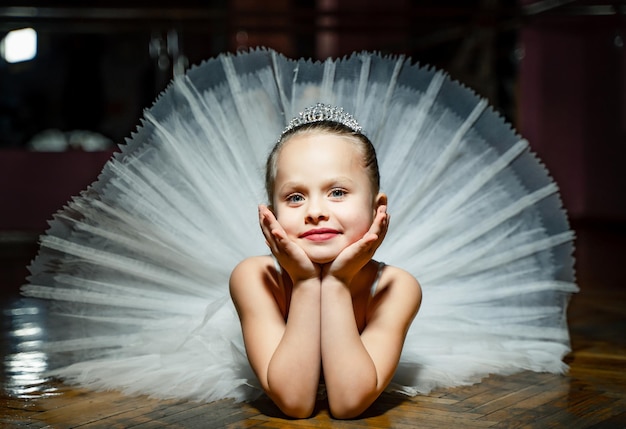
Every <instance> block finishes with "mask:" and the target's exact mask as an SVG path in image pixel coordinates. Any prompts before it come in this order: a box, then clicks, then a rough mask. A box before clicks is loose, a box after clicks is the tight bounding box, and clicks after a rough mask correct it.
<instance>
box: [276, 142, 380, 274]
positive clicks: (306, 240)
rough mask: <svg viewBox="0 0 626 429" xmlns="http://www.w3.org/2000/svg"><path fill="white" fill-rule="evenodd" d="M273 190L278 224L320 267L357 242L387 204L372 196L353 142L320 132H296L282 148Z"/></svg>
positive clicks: (365, 173)
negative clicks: (378, 209)
mask: <svg viewBox="0 0 626 429" xmlns="http://www.w3.org/2000/svg"><path fill="white" fill-rule="evenodd" d="M274 191H275V194H274V195H275V197H274V202H273V203H274V206H273V207H274V213H275V214H276V217H277V219H278V221H279V222H280V224H281V225H282V227H283V228H284V229H285V232H286V233H287V235H288V237H289V238H290V239H291V240H293V241H295V242H296V243H297V244H298V245H299V246H300V247H302V248H303V249H304V251H305V252H306V253H307V255H308V256H309V258H310V259H311V260H312V261H313V262H316V263H319V264H324V263H328V262H330V261H332V260H334V259H335V258H336V257H337V255H339V253H340V252H341V251H342V250H343V249H345V248H346V247H348V246H349V245H350V244H352V243H354V242H356V241H357V240H359V239H361V238H362V237H363V236H364V235H365V233H366V232H367V231H368V230H369V228H370V226H371V224H372V221H373V219H374V215H375V213H376V208H377V207H378V205H380V204H384V203H385V202H386V200H385V198H386V197H385V196H384V195H383V194H378V195H373V190H372V185H371V182H370V180H369V177H368V175H367V172H366V170H365V168H364V166H363V160H362V155H361V153H360V151H359V149H358V148H357V146H356V144H355V143H354V142H353V141H351V140H350V138H348V137H342V136H338V135H335V134H329V133H322V132H314V133H303V134H296V135H294V136H293V137H291V138H290V139H289V140H288V141H287V142H286V143H285V144H284V146H283V147H282V148H281V150H280V153H279V155H278V160H277V174H276V181H275V184H274Z"/></svg>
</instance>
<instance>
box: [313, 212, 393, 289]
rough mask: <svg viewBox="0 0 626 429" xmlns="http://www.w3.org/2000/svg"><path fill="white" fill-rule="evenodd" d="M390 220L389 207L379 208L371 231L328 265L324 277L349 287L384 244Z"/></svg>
mask: <svg viewBox="0 0 626 429" xmlns="http://www.w3.org/2000/svg"><path fill="white" fill-rule="evenodd" d="M389 219H390V216H389V214H387V206H385V205H381V206H380V207H378V210H376V216H374V221H373V222H372V226H370V229H369V230H368V231H367V232H366V233H365V235H364V236H363V237H362V238H361V239H360V240H358V241H356V242H355V243H352V244H351V245H350V246H348V247H346V248H345V249H343V250H342V251H341V253H340V254H339V255H337V257H336V258H335V260H334V261H332V262H330V263H329V264H326V266H324V271H323V273H322V276H323V277H327V276H332V277H335V278H336V279H338V280H340V281H341V282H342V283H343V284H345V285H349V284H350V283H351V282H352V279H353V277H354V276H355V275H356V274H357V273H358V272H359V270H360V269H361V268H363V267H364V266H365V264H367V263H368V262H369V261H370V260H371V259H372V257H373V256H374V253H375V252H376V249H378V247H379V246H380V245H381V243H382V242H383V240H384V238H385V235H386V234H387V230H388V227H389Z"/></svg>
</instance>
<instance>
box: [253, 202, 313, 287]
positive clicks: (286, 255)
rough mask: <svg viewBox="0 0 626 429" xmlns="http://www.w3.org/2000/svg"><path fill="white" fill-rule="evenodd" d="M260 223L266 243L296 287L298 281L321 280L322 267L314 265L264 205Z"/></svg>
mask: <svg viewBox="0 0 626 429" xmlns="http://www.w3.org/2000/svg"><path fill="white" fill-rule="evenodd" d="M259 223H260V225H261V230H262V231H263V235H264V236H265V243H266V244H267V245H268V246H269V248H270V249H271V251H272V254H273V255H274V256H275V257H276V259H277V260H278V263H279V264H280V265H281V266H282V267H283V268H284V269H285V271H287V274H289V277H291V281H292V282H293V283H294V285H295V284H296V282H298V281H302V280H308V279H312V278H317V279H319V278H320V266H319V265H318V264H315V263H313V262H312V261H311V259H309V256H308V255H307V254H306V253H305V252H304V250H303V249H302V248H301V247H300V246H298V245H297V244H296V243H294V242H293V241H291V240H290V239H289V238H288V237H287V233H286V232H285V230H284V229H283V227H282V226H281V225H280V223H279V222H278V220H277V219H276V216H274V213H272V211H271V210H270V209H268V208H267V207H266V206H263V205H260V206H259Z"/></svg>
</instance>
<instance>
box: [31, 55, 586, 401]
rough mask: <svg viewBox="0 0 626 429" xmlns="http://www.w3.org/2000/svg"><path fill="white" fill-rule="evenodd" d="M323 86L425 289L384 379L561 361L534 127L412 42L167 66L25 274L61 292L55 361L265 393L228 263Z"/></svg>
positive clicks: (392, 255) (392, 247) (181, 393)
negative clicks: (390, 53) (369, 152)
mask: <svg viewBox="0 0 626 429" xmlns="http://www.w3.org/2000/svg"><path fill="white" fill-rule="evenodd" d="M316 102H323V103H327V104H332V105H336V106H341V107H343V108H344V109H345V110H346V111H348V112H351V113H352V114H353V115H354V116H355V117H356V119H357V120H358V121H359V122H360V123H361V125H362V126H363V127H364V132H365V134H366V135H368V136H369V137H370V139H371V140H372V141H373V143H374V145H375V146H376V149H377V152H378V157H379V164H380V169H381V176H382V190H383V191H384V192H386V193H387V194H388V196H389V212H390V213H391V215H392V217H393V222H392V224H391V229H390V231H389V232H388V234H387V237H386V239H385V241H384V243H383V245H382V246H381V248H380V249H379V250H378V252H377V254H376V259H378V260H381V261H384V262H386V263H387V264H391V265H396V266H399V267H402V268H404V269H406V270H407V271H409V272H411V273H412V274H413V275H414V276H415V277H416V278H417V279H418V280H419V281H420V283H421V284H422V287H423V294H424V299H423V303H422V308H421V310H420V313H419V314H418V316H417V318H416V319H415V321H414V322H413V325H412V327H411V330H410V332H409V334H408V337H407V340H406V343H405V346H404V351H403V354H402V358H401V362H400V366H399V368H398V371H397V374H396V377H395V378H394V381H393V383H392V385H391V386H390V388H392V389H396V390H400V391H403V392H405V393H409V394H416V393H418V392H428V391H430V390H431V389H433V388H435V387H449V386H457V385H461V384H467V383H473V382H476V381H479V380H480V379H481V378H482V377H484V376H486V375H488V374H492V373H496V374H508V373H512V372H515V371H520V370H525V369H530V370H534V371H549V372H563V371H564V370H565V369H566V366H565V365H564V364H563V362H562V358H563V356H564V355H565V354H566V353H567V352H568V351H569V337H568V330H567V324H566V307H567V302H568V298H569V296H570V294H571V293H572V292H575V291H576V290H577V288H576V285H575V284H574V275H573V260H572V256H571V255H572V239H573V234H572V232H571V231H570V230H569V226H568V224H567V219H566V216H565V214H564V212H563V210H562V208H561V203H560V200H559V197H558V191H557V187H556V185H555V184H554V183H553V181H552V180H551V179H550V178H549V176H548V174H547V172H546V170H545V169H544V168H543V167H542V166H541V165H540V163H539V162H538V160H537V159H536V158H535V157H534V155H532V154H531V153H530V152H529V149H528V145H527V143H526V142H525V141H524V140H522V139H520V137H519V136H517V135H516V134H515V132H514V131H513V130H512V129H511V128H510V126H509V125H507V124H506V123H505V122H504V121H503V120H502V118H501V117H499V116H498V115H497V114H496V113H495V112H494V111H493V110H491V109H490V108H489V107H488V106H487V104H486V102H485V101H484V100H481V99H480V98H479V97H477V96H476V95H475V94H474V93H472V92H471V91H469V90H468V89H466V88H464V87H463V86H461V85H459V84H458V83H456V82H453V81H451V80H450V79H449V78H448V77H447V76H446V75H445V74H444V73H442V72H439V71H436V70H433V69H432V68H420V67H418V66H416V65H412V64H411V62H410V61H409V60H408V59H405V58H402V57H382V56H379V55H376V54H370V53H362V54H355V55H353V56H351V57H350V58H346V59H342V60H336V61H333V60H328V61H325V62H323V63H313V62H310V61H304V60H300V61H294V60H289V59H287V58H285V57H283V56H281V55H279V54H277V53H276V52H273V51H271V50H265V49H260V50H255V51H251V52H248V53H240V54H237V55H234V56H233V55H221V56H219V57H217V58H215V59H212V60H210V61H207V62H205V63H203V64H202V65H200V66H198V67H194V68H192V69H191V70H190V71H189V72H188V73H187V74H186V75H185V76H183V77H181V78H178V79H175V80H174V81H173V82H172V83H171V85H170V86H169V87H168V89H167V90H166V91H164V92H163V94H161V96H160V97H159V99H158V100H157V101H156V103H155V104H154V105H153V106H152V107H151V108H150V109H148V110H147V111H146V112H145V116H144V120H143V121H142V124H141V127H140V128H139V129H138V131H137V132H136V133H135V134H134V135H133V136H132V137H131V138H130V139H129V140H128V141H127V143H126V144H125V145H123V146H122V147H121V152H120V153H118V154H116V155H115V156H114V158H113V159H112V160H111V161H110V162H109V163H107V165H106V166H105V167H104V170H103V172H102V174H101V175H100V177H99V178H98V180H97V181H96V182H95V183H94V184H92V185H91V186H90V187H89V188H88V189H87V190H85V191H84V192H83V193H82V194H81V195H80V196H78V197H76V198H74V199H73V200H72V201H71V202H70V203H69V204H68V205H67V207H65V208H64V209H63V210H61V211H60V212H58V213H57V214H56V215H55V217H54V220H53V221H52V222H51V224H50V229H49V230H48V231H47V233H46V234H45V235H44V236H43V237H42V238H41V250H40V253H39V255H38V256H37V258H36V259H35V261H34V262H33V264H32V265H31V267H30V270H31V273H32V276H31V277H30V278H29V283H30V284H29V285H27V286H25V287H24V293H25V294H26V295H28V296H33V297H39V298H43V299H45V300H47V302H48V303H49V305H50V310H49V320H48V325H47V329H48V332H49V336H50V338H49V341H48V342H47V343H46V348H45V351H46V353H47V354H48V355H49V356H50V359H51V368H52V371H51V373H52V374H54V375H56V376H59V377H61V378H63V379H66V380H68V381H70V382H77V383H80V384H81V385H83V386H86V387H89V388H94V389H104V388H107V389H109V388H111V389H119V390H122V391H125V392H128V393H145V394H150V395H153V396H157V397H164V398H167V397H179V398H189V399H194V400H206V401H210V400H217V399H220V398H225V397H232V398H236V399H237V400H248V399H252V398H253V397H254V396H255V395H256V394H258V393H260V390H259V389H258V388H257V387H255V385H256V379H255V377H254V375H253V373H252V372H251V370H250V368H249V366H248V363H247V359H246V356H245V351H244V348H243V340H242V336H241V332H240V326H239V322H238V319H237V316H236V313H235V311H234V308H233V305H232V303H231V301H230V298H229V294H228V278H229V275H230V272H231V270H232V269H233V268H234V267H235V265H236V264H237V263H238V262H240V261H241V260H242V259H244V258H246V257H249V256H252V255H258V254H267V253H268V249H267V247H266V245H265V243H264V239H263V235H262V234H261V231H260V228H259V226H258V220H257V205H258V204H259V203H264V202H265V195H264V190H263V174H264V171H263V169H264V163H265V159H266V157H267V155H268V153H269V151H270V149H271V147H272V146H273V144H274V143H275V141H276V140H277V138H278V136H279V134H280V132H281V131H282V129H283V128H284V126H285V125H286V123H287V122H288V121H289V120H290V119H291V118H292V117H293V116H295V115H297V113H298V112H299V111H301V110H303V109H304V108H305V107H307V106H309V105H312V104H315V103H316Z"/></svg>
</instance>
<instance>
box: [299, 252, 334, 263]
mask: <svg viewBox="0 0 626 429" xmlns="http://www.w3.org/2000/svg"><path fill="white" fill-rule="evenodd" d="M307 256H308V257H309V259H310V260H311V262H313V263H315V264H328V263H329V262H332V261H334V260H335V258H336V257H337V256H338V254H332V255H329V254H321V252H312V253H308V252H307Z"/></svg>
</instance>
